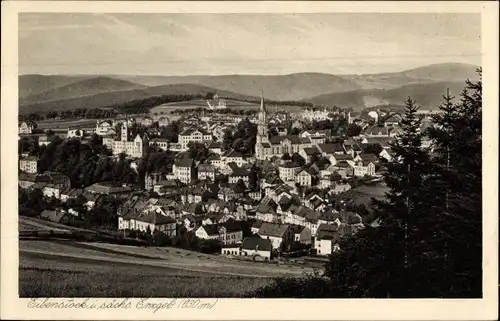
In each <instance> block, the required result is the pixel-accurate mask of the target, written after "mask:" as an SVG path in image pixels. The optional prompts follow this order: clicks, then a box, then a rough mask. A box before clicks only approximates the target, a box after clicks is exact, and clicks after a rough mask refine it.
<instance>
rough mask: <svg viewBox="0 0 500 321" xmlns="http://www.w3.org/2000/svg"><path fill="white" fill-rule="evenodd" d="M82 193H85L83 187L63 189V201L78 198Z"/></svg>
mask: <svg viewBox="0 0 500 321" xmlns="http://www.w3.org/2000/svg"><path fill="white" fill-rule="evenodd" d="M80 195H83V190H82V189H76V188H69V187H68V188H65V189H63V190H61V193H60V198H61V202H66V201H67V200H69V199H76V198H77V197H78V196H80Z"/></svg>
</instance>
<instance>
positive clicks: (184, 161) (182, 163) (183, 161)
mask: <svg viewBox="0 0 500 321" xmlns="http://www.w3.org/2000/svg"><path fill="white" fill-rule="evenodd" d="M193 165H194V160H193V159H192V158H180V159H176V160H175V166H177V167H191V166H193Z"/></svg>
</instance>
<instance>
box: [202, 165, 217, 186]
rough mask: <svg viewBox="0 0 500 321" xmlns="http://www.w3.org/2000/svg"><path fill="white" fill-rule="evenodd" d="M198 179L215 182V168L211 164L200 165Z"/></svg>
mask: <svg viewBox="0 0 500 321" xmlns="http://www.w3.org/2000/svg"><path fill="white" fill-rule="evenodd" d="M198 179H199V180H206V179H210V181H212V182H213V181H215V166H214V165H211V164H200V165H198Z"/></svg>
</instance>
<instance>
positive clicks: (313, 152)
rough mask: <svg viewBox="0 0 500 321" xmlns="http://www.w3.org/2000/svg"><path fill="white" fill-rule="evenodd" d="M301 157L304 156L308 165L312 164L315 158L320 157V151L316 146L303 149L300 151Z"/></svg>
mask: <svg viewBox="0 0 500 321" xmlns="http://www.w3.org/2000/svg"><path fill="white" fill-rule="evenodd" d="M299 155H300V156H302V157H303V158H304V159H305V160H306V162H307V163H309V162H311V161H312V159H313V157H315V156H317V155H320V152H319V150H318V149H317V148H316V146H313V147H303V148H301V149H300V151H299Z"/></svg>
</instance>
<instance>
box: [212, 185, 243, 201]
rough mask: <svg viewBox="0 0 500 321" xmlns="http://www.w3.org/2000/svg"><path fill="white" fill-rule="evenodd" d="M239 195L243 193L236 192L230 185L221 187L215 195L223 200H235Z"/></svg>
mask: <svg viewBox="0 0 500 321" xmlns="http://www.w3.org/2000/svg"><path fill="white" fill-rule="evenodd" d="M241 196H243V195H242V194H241V193H236V191H235V190H234V189H233V188H231V187H221V188H220V189H219V193H218V194H217V197H218V198H219V199H220V200H222V201H224V202H229V201H232V200H235V199H237V198H238V197H241Z"/></svg>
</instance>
